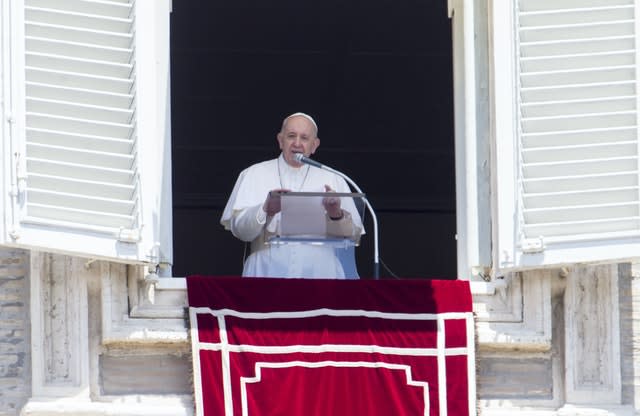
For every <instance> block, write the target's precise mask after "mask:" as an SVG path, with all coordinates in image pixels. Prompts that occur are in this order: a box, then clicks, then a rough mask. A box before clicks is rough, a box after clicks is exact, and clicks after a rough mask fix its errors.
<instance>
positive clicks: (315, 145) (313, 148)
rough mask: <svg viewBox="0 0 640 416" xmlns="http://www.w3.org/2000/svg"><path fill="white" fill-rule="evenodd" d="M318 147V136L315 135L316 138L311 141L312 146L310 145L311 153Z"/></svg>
mask: <svg viewBox="0 0 640 416" xmlns="http://www.w3.org/2000/svg"><path fill="white" fill-rule="evenodd" d="M318 147H320V138H319V137H316V139H315V140H314V141H313V146H312V147H311V154H314V153H315V152H316V150H317V149H318Z"/></svg>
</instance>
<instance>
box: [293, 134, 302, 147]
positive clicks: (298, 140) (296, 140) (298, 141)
mask: <svg viewBox="0 0 640 416" xmlns="http://www.w3.org/2000/svg"><path fill="white" fill-rule="evenodd" d="M301 144H302V140H300V137H299V136H296V138H295V139H294V140H293V145H294V146H296V147H299V146H300V145H301Z"/></svg>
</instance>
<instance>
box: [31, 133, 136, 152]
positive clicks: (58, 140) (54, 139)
mask: <svg viewBox="0 0 640 416" xmlns="http://www.w3.org/2000/svg"><path fill="white" fill-rule="evenodd" d="M27 134H28V136H29V138H30V143H34V144H48V145H52V146H63V147H77V148H80V149H92V150H94V151H96V152H114V153H119V154H133V144H134V143H133V140H130V139H120V138H113V137H106V136H96V135H78V134H71V133H68V132H57V131H54V130H46V129H38V128H30V129H29V130H27Z"/></svg>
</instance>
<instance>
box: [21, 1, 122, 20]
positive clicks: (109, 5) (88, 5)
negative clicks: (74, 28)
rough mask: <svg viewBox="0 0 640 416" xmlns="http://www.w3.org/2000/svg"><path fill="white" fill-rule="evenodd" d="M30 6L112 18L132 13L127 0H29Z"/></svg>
mask: <svg viewBox="0 0 640 416" xmlns="http://www.w3.org/2000/svg"><path fill="white" fill-rule="evenodd" d="M29 6H30V7H39V8H52V9H53V8H55V9H57V10H63V11H65V12H73V13H82V14H91V15H99V16H104V17H111V18H112V17H120V18H128V17H129V16H130V15H131V7H130V6H129V4H128V2H127V1H123V2H122V4H121V3H117V2H114V1H113V0H106V1H100V0H84V1H78V0H56V1H55V2H51V1H50V0H29Z"/></svg>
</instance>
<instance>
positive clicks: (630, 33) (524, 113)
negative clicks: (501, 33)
mask: <svg viewBox="0 0 640 416" xmlns="http://www.w3.org/2000/svg"><path fill="white" fill-rule="evenodd" d="M502 7H504V6H502ZM636 8H637V5H636V4H635V1H633V0H520V1H518V2H517V6H516V8H515V9H514V10H513V15H512V16H511V19H509V20H510V21H511V22H512V25H511V28H512V29H511V30H512V33H511V34H508V35H507V36H506V38H507V39H511V40H512V47H511V48H508V49H509V50H511V51H513V52H514V55H513V56H514V57H515V59H514V61H513V65H512V66H510V68H511V69H512V70H513V71H514V75H513V76H512V77H509V76H504V77H503V78H498V77H496V78H495V81H494V82H495V83H496V84H500V83H506V84H509V83H511V86H510V87H509V88H507V90H509V89H511V90H512V91H513V95H508V96H507V97H506V98H505V97H504V91H505V89H504V86H502V87H498V88H496V93H497V91H502V92H503V96H502V97H497V100H496V101H497V102H498V104H497V106H496V112H506V113H508V112H509V110H507V109H506V108H507V107H508V106H509V105H511V106H513V109H514V110H513V113H512V114H511V115H512V117H513V119H514V120H515V122H514V124H513V125H511V126H508V128H504V127H503V126H499V125H496V126H495V131H496V149H497V152H496V157H497V164H498V165H497V169H496V170H497V172H498V178H497V189H498V194H499V195H498V203H497V204H496V211H497V212H498V225H497V227H498V228H499V232H498V235H499V241H498V249H497V252H496V257H497V261H498V266H499V267H500V268H518V267H539V266H544V265H560V264H566V263H574V262H590V261H617V260H621V259H626V258H632V257H636V256H639V255H640V239H639V237H640V193H639V190H638V185H639V182H638V177H639V162H640V159H639V151H638V145H639V142H638V111H637V110H638V106H637V103H638V92H637V82H638V68H637V48H636V44H637V32H636V25H637V21H636V13H637V10H636ZM503 28H504V26H503ZM498 42H504V41H501V40H498ZM502 46H505V45H502ZM497 48H498V46H496V50H497ZM496 53H497V54H498V55H500V54H501V53H503V52H496ZM500 59H501V58H497V59H496V61H495V62H494V64H495V65H497V64H499V62H500ZM502 59H503V60H504V59H506V57H503V58H502ZM509 99H512V102H511V103H509V102H508V101H509ZM501 117H508V116H507V115H504V114H503V115H501V116H500V115H498V116H497V117H496V120H500V119H501ZM505 159H510V160H508V161H506V162H505V166H504V167H500V164H501V163H502V162H503V161H504V160H505ZM509 198H512V199H513V201H514V202H513V203H509V202H507V201H508V199H509ZM501 204H503V205H506V207H501ZM509 209H510V210H511V213H510V214H509V212H508V211H509Z"/></svg>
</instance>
